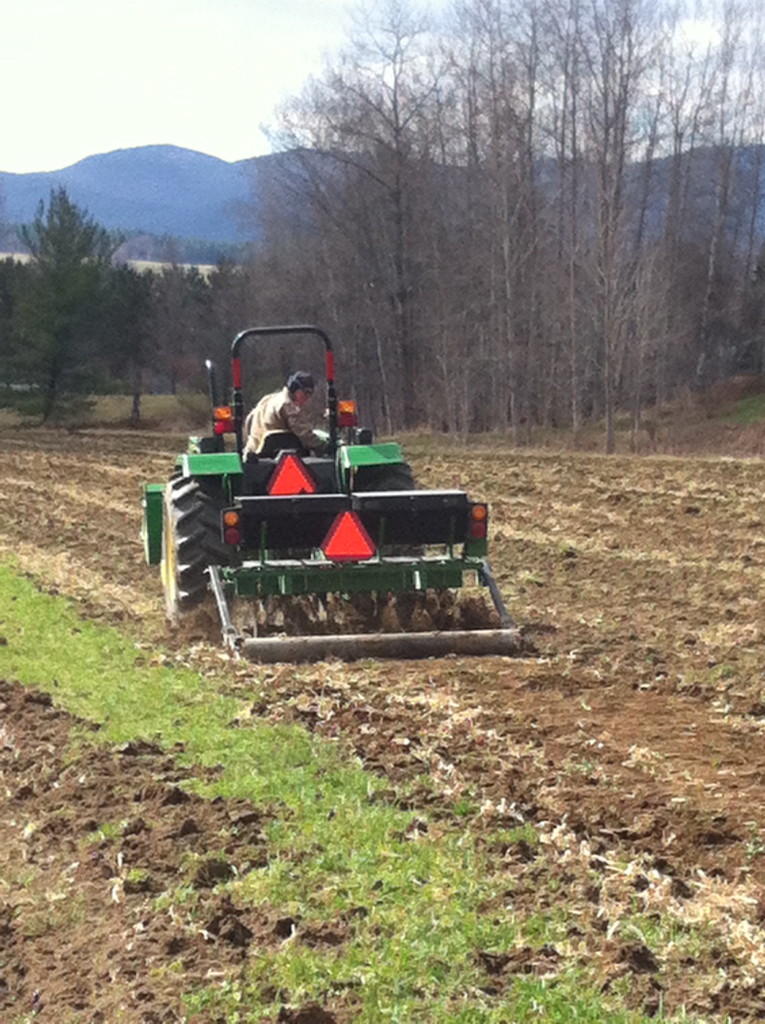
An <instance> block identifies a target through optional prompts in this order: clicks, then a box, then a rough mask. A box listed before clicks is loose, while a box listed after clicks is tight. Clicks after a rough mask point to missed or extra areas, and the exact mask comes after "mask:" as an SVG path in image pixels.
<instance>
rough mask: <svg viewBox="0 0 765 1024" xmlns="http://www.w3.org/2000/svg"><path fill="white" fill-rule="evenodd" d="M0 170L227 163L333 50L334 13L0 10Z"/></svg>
mask: <svg viewBox="0 0 765 1024" xmlns="http://www.w3.org/2000/svg"><path fill="white" fill-rule="evenodd" d="M0 24H2V37H0V53H1V54H2V64H3V69H4V72H5V76H4V77H5V81H6V102H5V104H4V109H3V124H2V131H0V170H4V171H20V172H23V171H32V170H54V169H58V168H60V167H64V166H66V165H68V164H71V163H73V162H75V161H77V160H80V159H82V158H83V157H85V156H88V155H90V154H92V153H100V152H106V151H108V150H111V149H119V148H126V147H130V146H140V145H148V144H152V143H172V144H174V145H179V146H187V147H188V148H191V149H198V150H200V151H202V152H205V153H210V154H212V155H215V156H219V157H222V158H223V159H226V160H236V159H241V158H244V157H247V156H253V155H255V154H257V153H262V152H265V151H267V143H266V140H265V138H264V137H263V135H262V134H261V132H260V130H259V125H260V123H262V122H263V121H268V120H269V119H270V117H271V115H272V112H273V109H274V107H275V106H276V105H277V104H278V103H279V102H280V101H281V100H282V99H283V98H284V97H285V96H286V95H289V94H291V93H295V92H298V91H299V90H300V88H301V86H302V84H303V82H304V81H305V78H306V77H307V76H308V74H310V73H311V72H315V71H317V70H318V69H319V68H320V66H321V58H322V53H323V52H324V51H325V50H331V49H333V48H335V47H337V46H339V45H341V44H342V43H343V41H344V39H345V35H346V28H347V25H348V16H347V13H346V3H345V0H185V2H184V0H133V2H132V3H130V4H125V3H124V2H123V0H99V2H94V0H67V2H66V3H62V2H61V0H0Z"/></svg>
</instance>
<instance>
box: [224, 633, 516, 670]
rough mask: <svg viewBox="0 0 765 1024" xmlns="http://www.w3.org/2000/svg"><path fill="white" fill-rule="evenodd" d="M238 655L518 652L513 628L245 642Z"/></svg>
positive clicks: (305, 657) (311, 657)
mask: <svg viewBox="0 0 765 1024" xmlns="http://www.w3.org/2000/svg"><path fill="white" fill-rule="evenodd" d="M239 650H240V653H241V654H242V655H243V656H244V657H245V658H248V659H249V660H250V661H257V662H261V663H262V664H270V663H273V662H279V661H284V662H293V663H294V662H311V661H322V660H324V659H325V658H339V659H340V660H341V661H358V660H360V659H363V658H443V657H445V656H446V655H448V654H460V655H487V654H495V655H510V656H517V655H518V654H519V653H520V650H521V644H520V642H519V638H518V632H517V630H515V629H481V630H454V631H451V632H450V631H443V632H440V633H370V634H347V635H343V634H341V635H335V636H299V637H292V636H290V637H287V636H283V637H258V638H257V639H244V640H242V642H241V646H240V648H239Z"/></svg>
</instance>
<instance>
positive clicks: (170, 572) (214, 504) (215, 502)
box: [161, 476, 231, 622]
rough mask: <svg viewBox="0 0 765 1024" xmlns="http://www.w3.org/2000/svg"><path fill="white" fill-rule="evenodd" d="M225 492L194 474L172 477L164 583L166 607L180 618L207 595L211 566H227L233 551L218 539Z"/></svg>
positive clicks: (164, 541) (165, 520) (164, 537)
mask: <svg viewBox="0 0 765 1024" xmlns="http://www.w3.org/2000/svg"><path fill="white" fill-rule="evenodd" d="M223 505H224V499H223V495H222V494H221V493H216V492H212V493H211V492H210V491H208V490H206V489H204V488H203V487H202V486H201V485H200V483H199V481H198V480H195V479H194V478H192V477H179V476H176V477H173V478H171V479H170V481H169V482H168V484H167V486H166V487H165V501H164V516H163V523H162V565H161V570H162V586H163V588H164V592H165V611H166V614H167V617H168V619H170V621H171V622H177V621H178V619H179V618H181V617H182V616H183V615H185V614H186V613H187V612H189V611H191V609H193V608H196V607H197V606H198V605H199V604H200V603H201V602H202V601H203V600H204V598H205V597H206V595H207V593H208V586H207V582H208V577H207V571H206V570H207V567H208V565H227V564H228V563H229V562H230V560H231V553H230V549H229V548H228V547H227V546H226V545H225V544H224V543H223V541H222V539H221V537H220V511H221V509H222V508H223Z"/></svg>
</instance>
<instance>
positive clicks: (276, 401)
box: [244, 370, 326, 457]
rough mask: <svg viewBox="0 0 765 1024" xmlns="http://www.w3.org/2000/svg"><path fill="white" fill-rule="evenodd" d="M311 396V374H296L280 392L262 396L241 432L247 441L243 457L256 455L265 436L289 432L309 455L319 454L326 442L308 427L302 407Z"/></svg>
mask: <svg viewBox="0 0 765 1024" xmlns="http://www.w3.org/2000/svg"><path fill="white" fill-rule="evenodd" d="M313 392H314V379H313V377H312V376H311V374H310V373H306V372H305V371H304V370H297V371H296V372H295V373H293V374H291V375H290V377H289V378H288V380H287V383H286V384H285V386H284V387H283V388H282V389H281V390H280V391H275V392H273V393H272V394H269V395H264V396H263V397H262V398H261V399H260V401H259V402H258V403H257V405H256V406H255V407H254V408H253V409H252V411H251V412H250V413H249V415H248V416H247V419H246V420H245V422H244V431H245V434H246V436H247V441H246V443H245V446H244V455H245V457H247V456H248V455H251V454H257V452H259V451H260V449H261V446H262V444H263V440H264V438H265V436H266V435H267V434H270V433H272V432H274V431H288V432H289V433H291V434H294V435H295V437H297V438H298V440H299V441H300V443H301V444H302V445H303V447H304V448H307V449H308V450H309V451H321V450H322V449H323V448H324V447H325V445H326V438H325V437H322V436H321V434H319V433H317V431H315V430H314V429H313V427H312V426H311V422H310V417H309V415H308V412H307V410H305V406H306V405H307V403H308V401H309V400H310V398H311V395H312V394H313Z"/></svg>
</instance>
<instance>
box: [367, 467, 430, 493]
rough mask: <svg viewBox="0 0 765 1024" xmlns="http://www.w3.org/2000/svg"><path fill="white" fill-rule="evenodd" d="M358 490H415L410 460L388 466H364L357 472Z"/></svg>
mask: <svg viewBox="0 0 765 1024" xmlns="http://www.w3.org/2000/svg"><path fill="white" fill-rule="evenodd" d="M354 489H355V490H357V491H413V490H414V489H415V484H414V477H413V476H412V467H411V466H410V465H409V463H408V462H394V463H391V464H390V465H387V466H364V467H362V468H361V469H360V470H359V471H358V474H357V477H356V482H355V484H354Z"/></svg>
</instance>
